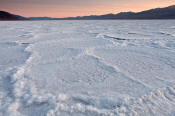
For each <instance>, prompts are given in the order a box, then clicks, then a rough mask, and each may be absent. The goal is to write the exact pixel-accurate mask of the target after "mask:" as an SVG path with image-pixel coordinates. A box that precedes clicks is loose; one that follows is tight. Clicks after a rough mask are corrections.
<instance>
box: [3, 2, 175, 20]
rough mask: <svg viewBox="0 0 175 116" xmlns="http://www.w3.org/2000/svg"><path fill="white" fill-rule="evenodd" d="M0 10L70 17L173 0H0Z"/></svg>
mask: <svg viewBox="0 0 175 116" xmlns="http://www.w3.org/2000/svg"><path fill="white" fill-rule="evenodd" d="M0 1H1V4H0V10H4V11H8V12H12V13H14V14H19V15H22V16H25V17H40V16H48V17H70V16H85V15H100V14H107V13H119V12H123V11H135V12H138V11H142V10H147V9H151V8H157V7H166V6H169V5H175V0H89V1H88V0H0Z"/></svg>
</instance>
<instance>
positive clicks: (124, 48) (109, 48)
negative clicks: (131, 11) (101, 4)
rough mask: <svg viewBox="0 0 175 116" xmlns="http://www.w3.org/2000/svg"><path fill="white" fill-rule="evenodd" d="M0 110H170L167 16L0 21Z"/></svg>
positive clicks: (24, 115) (174, 38)
mask: <svg viewBox="0 0 175 116" xmlns="http://www.w3.org/2000/svg"><path fill="white" fill-rule="evenodd" d="M0 30H1V31H0V115H2V116H174V115H175V21H174V20H150V21H146V20H145V21H144V20H142V21H137V20H132V21H129V20H128V21H127V20H126V21H125V20H117V21H114V20H111V21H110V20H106V21H95V20H94V21H33V22H32V21H24V22H23V21H19V22H15V21H13V22H0Z"/></svg>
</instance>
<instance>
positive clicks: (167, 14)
mask: <svg viewBox="0 0 175 116" xmlns="http://www.w3.org/2000/svg"><path fill="white" fill-rule="evenodd" d="M107 19H175V5H173V6H169V7H165V8H155V9H150V10H145V11H141V12H121V13H118V14H105V15H91V16H81V17H66V18H51V17H29V18H25V17H22V16H19V15H14V14H10V13H8V12H4V11H0V20H107Z"/></svg>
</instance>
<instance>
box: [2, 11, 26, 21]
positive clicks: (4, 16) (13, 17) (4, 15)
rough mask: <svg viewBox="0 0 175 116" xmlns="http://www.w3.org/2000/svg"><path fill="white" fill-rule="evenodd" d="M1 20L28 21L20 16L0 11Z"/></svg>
mask: <svg viewBox="0 0 175 116" xmlns="http://www.w3.org/2000/svg"><path fill="white" fill-rule="evenodd" d="M0 20H3V21H4V20H27V19H26V18H24V17H22V16H19V15H14V14H11V13H8V12H5V11H0Z"/></svg>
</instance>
